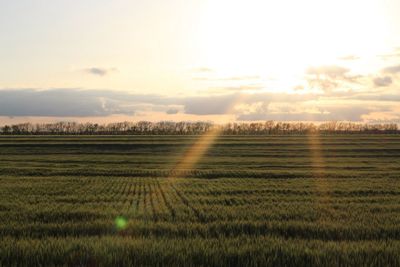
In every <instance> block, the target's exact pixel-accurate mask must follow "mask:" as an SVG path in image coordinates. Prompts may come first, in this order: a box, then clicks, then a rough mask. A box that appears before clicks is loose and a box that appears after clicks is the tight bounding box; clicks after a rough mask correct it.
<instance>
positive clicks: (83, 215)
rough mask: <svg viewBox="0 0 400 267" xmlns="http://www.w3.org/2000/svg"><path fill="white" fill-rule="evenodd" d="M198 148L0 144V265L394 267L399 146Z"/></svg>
mask: <svg viewBox="0 0 400 267" xmlns="http://www.w3.org/2000/svg"><path fill="white" fill-rule="evenodd" d="M198 139H199V137H198V136H2V137H0V266H400V135H383V134H377V135H367V134H358V135H357V134H353V135H350V134H349V135H330V136H292V135H285V136H220V137H218V138H217V139H216V140H215V142H212V143H211V144H210V146H209V147H208V145H209V144H208V143H207V142H206V141H201V142H198ZM202 148H204V151H203V154H202V153H200V152H198V155H196V153H197V152H196V151H201V149H202ZM205 148H208V149H205ZM188 151H191V152H188ZM188 157H192V158H193V159H192V160H190V159H189V160H188V159H187V158H188Z"/></svg>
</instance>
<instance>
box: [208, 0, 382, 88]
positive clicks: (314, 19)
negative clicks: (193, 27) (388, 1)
mask: <svg viewBox="0 0 400 267" xmlns="http://www.w3.org/2000/svg"><path fill="white" fill-rule="evenodd" d="M289 2H290V3H289ZM357 6H360V7H362V8H361V10H362V12H361V14H357V19H356V18H355V17H354V13H352V11H351V10H355V7H357ZM379 12H381V11H380V9H379V7H378V6H377V5H376V4H374V3H372V2H371V1H370V2H368V1H344V0H339V1H318V0H307V1H287V0H286V1H264V0H250V1H228V0H220V1H209V2H208V8H207V11H206V12H205V15H204V21H203V24H202V25H203V27H202V32H201V34H202V38H201V40H202V41H203V42H204V43H203V44H202V49H203V50H202V52H203V54H202V58H203V60H205V63H204V64H208V65H207V66H210V67H211V68H214V69H215V70H216V71H218V72H219V73H221V74H222V75H239V74H241V75H243V74H257V75H264V76H267V75H268V76H272V77H274V78H278V79H284V80H285V84H282V86H281V87H282V88H284V87H287V85H288V84H294V83H296V80H297V79H298V78H299V77H300V76H301V75H302V74H303V73H304V70H305V69H306V68H307V67H309V66H313V65H322V64H334V63H335V62H336V61H337V60H338V58H339V57H341V56H343V55H348V54H354V53H357V54H360V55H365V56H371V55H374V54H376V52H377V51H382V47H385V43H384V42H385V40H384V38H380V36H383V34H384V31H385V27H384V21H381V20H379V19H378V18H379V17H382V16H378V14H379ZM355 32H357V34H355ZM278 87H279V86H278ZM282 90H283V89H282Z"/></svg>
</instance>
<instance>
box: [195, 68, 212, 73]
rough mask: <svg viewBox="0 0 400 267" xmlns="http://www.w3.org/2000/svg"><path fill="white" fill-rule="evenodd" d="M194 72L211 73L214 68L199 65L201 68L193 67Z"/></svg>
mask: <svg viewBox="0 0 400 267" xmlns="http://www.w3.org/2000/svg"><path fill="white" fill-rule="evenodd" d="M192 71H193V72H200V73H210V72H214V71H213V70H212V69H210V68H207V67H199V68H194V69H192Z"/></svg>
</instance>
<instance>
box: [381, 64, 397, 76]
mask: <svg viewBox="0 0 400 267" xmlns="http://www.w3.org/2000/svg"><path fill="white" fill-rule="evenodd" d="M382 72H383V73H390V74H397V73H399V72H400V65H395V66H389V67H386V68H384V69H383V70H382Z"/></svg>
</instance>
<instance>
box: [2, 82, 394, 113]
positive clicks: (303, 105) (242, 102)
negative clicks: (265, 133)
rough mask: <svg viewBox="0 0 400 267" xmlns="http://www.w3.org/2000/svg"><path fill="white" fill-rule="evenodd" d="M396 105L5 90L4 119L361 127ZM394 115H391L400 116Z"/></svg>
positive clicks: (367, 98)
mask: <svg viewBox="0 0 400 267" xmlns="http://www.w3.org/2000/svg"><path fill="white" fill-rule="evenodd" d="M385 101H386V102H387V103H386V102H385ZM395 101H400V95H399V94H381V92H376V93H374V94H364V95H361V94H360V93H357V94H356V93H354V92H351V93H340V94H339V93H332V94H329V95H327V94H325V95H322V94H295V93H293V94H290V93H272V92H259V93H245V92H234V93H229V94H225V95H208V96H191V97H170V96H162V95H146V94H130V93H128V92H123V91H113V90H82V89H48V90H35V89H2V90H0V116H9V117H22V116H29V117H76V118H83V117H107V116H111V115H126V116H136V117H137V116H139V115H140V114H169V115H171V116H172V115H177V116H182V115H187V116H198V119H202V117H201V116H208V115H213V116H223V115H230V116H236V117H237V118H238V120H249V121H251V120H287V121H288V120H304V121H312V120H315V121H323V120H353V121H357V120H361V119H362V118H363V116H365V115H368V114H369V112H370V111H375V112H377V111H379V110H378V108H379V107H381V111H382V107H388V106H394V105H396V103H395ZM389 102H390V104H389ZM360 103H361V104H360ZM396 112H397V113H396ZM396 112H394V113H393V114H394V115H396V114H397V115H400V114H399V113H398V111H396ZM394 115H393V116H394ZM149 116H150V115H149ZM171 118H172V117H171ZM194 118H195V117H194ZM203 118H204V117H203ZM377 119H379V118H378V117H377Z"/></svg>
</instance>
